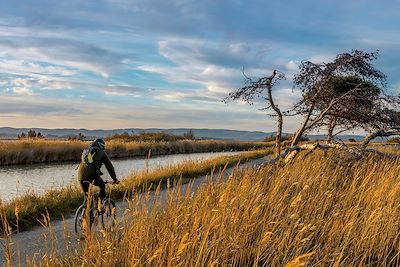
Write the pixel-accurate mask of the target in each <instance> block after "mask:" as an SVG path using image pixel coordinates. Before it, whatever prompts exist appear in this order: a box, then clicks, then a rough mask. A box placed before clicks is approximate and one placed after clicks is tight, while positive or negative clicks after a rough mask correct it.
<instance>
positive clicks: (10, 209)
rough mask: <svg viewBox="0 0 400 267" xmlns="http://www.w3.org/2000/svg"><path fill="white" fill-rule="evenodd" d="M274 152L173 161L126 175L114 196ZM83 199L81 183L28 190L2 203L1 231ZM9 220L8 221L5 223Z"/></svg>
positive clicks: (38, 221)
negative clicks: (44, 189) (38, 190)
mask: <svg viewBox="0 0 400 267" xmlns="http://www.w3.org/2000/svg"><path fill="white" fill-rule="evenodd" d="M270 153H272V151H271V150H258V151H252V152H243V153H241V154H239V155H234V156H220V157H216V158H212V159H208V160H203V161H193V160H187V161H184V162H182V163H179V164H171V165H169V166H166V167H163V168H161V167H160V168H155V169H150V170H144V171H139V172H134V173H132V174H131V175H129V176H128V177H125V178H124V179H123V180H122V181H121V184H119V185H116V186H113V190H112V195H111V197H112V198H114V199H115V200H118V199H122V198H123V197H129V196H130V195H131V194H132V193H133V192H141V191H144V190H155V189H156V187H157V186H161V187H165V186H166V184H167V181H168V180H169V181H171V182H174V181H177V180H179V179H181V178H183V181H184V182H188V181H189V180H190V179H193V178H196V177H197V176H200V175H206V174H208V173H210V171H211V170H213V169H214V168H216V169H217V170H218V169H219V168H222V167H225V166H232V165H235V164H237V163H238V162H245V161H247V160H249V159H255V158H260V157H263V156H265V155H268V154H270ZM82 201H83V193H82V190H81V188H80V186H78V185H75V184H74V185H71V186H68V187H65V188H61V189H52V190H49V191H47V192H46V193H45V194H44V195H37V194H35V193H27V194H25V195H23V196H21V197H17V198H15V199H13V200H11V201H6V202H1V200H0V213H4V216H3V217H1V218H0V230H1V229H2V228H3V227H2V225H4V224H5V223H8V224H9V225H10V226H11V227H12V230H14V231H23V230H27V229H29V228H31V227H32V226H37V225H40V224H41V219H42V217H43V216H42V215H43V214H48V215H49V217H50V218H51V219H58V218H61V217H62V216H63V215H66V214H68V213H71V212H73V211H74V210H75V209H76V208H77V207H78V206H79V205H80V204H81V203H82ZM4 220H6V222H4Z"/></svg>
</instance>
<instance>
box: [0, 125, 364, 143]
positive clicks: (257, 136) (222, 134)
mask: <svg viewBox="0 0 400 267" xmlns="http://www.w3.org/2000/svg"><path fill="white" fill-rule="evenodd" d="M30 129H33V130H34V131H36V132H37V133H38V132H40V133H42V134H43V135H44V136H45V137H46V138H49V139H67V138H68V137H69V136H75V135H78V134H79V133H82V134H83V135H85V136H86V137H87V138H88V139H93V138H95V137H107V136H110V135H113V134H116V133H118V134H122V133H124V132H128V133H135V134H138V133H140V132H143V131H146V132H162V131H164V132H168V133H170V134H175V135H183V134H184V133H186V132H187V131H188V130H192V131H193V133H194V135H195V136H196V137H197V138H204V139H229V140H241V141H261V140H263V139H264V138H265V137H266V136H271V135H273V134H275V132H261V131H239V130H227V129H190V128H173V129H161V128H148V129H141V128H128V129H113V130H101V129H98V130H88V129H68V128H64V129H45V128H11V127H0V138H3V139H8V138H9V139H13V138H17V136H18V135H19V134H21V133H22V132H24V133H27V132H28V131H29V130H30ZM309 138H310V140H317V139H320V140H321V139H324V138H325V135H310V136H309ZM349 138H354V139H355V140H357V141H359V140H362V139H363V136H360V135H343V136H340V139H342V140H348V139H349Z"/></svg>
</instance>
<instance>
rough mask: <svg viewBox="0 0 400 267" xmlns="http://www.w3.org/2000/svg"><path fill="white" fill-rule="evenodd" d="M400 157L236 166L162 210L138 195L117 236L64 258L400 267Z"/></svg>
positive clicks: (172, 198) (70, 262) (174, 196)
mask: <svg viewBox="0 0 400 267" xmlns="http://www.w3.org/2000/svg"><path fill="white" fill-rule="evenodd" d="M399 163H400V161H399V160H398V159H397V160H391V159H383V158H379V157H375V156H371V157H368V158H366V159H364V160H362V161H355V160H353V159H352V158H349V157H346V156H343V155H338V153H332V154H330V155H328V156H327V157H324V156H323V155H322V153H314V154H313V155H311V156H308V157H306V158H302V157H299V158H298V159H297V161H296V162H295V163H294V164H291V165H286V166H284V167H282V166H278V165H273V166H271V165H267V166H264V167H262V168H256V169H251V168H249V169H246V170H244V171H240V172H236V173H235V174H233V175H231V176H230V177H229V179H228V180H227V181H217V182H215V183H210V184H208V185H206V186H204V187H203V188H202V189H201V190H200V191H198V192H197V193H196V194H195V195H194V196H193V197H192V196H191V193H190V191H189V192H188V193H186V194H183V195H182V194H180V193H179V190H178V189H173V190H171V191H170V192H169V193H168V197H167V202H166V203H161V202H156V204H155V206H162V207H164V208H161V209H160V208H156V209H150V210H149V209H148V208H147V206H146V205H144V204H143V201H145V200H140V199H136V200H135V201H133V202H132V203H131V208H130V209H129V215H128V217H127V218H126V220H125V221H124V222H121V226H120V228H119V230H118V231H117V232H116V233H112V234H108V235H106V236H103V237H98V238H95V239H90V243H87V244H86V246H85V249H84V250H82V251H79V252H78V253H75V254H73V255H68V256H66V257H65V258H63V259H58V260H57V264H60V265H61V266H78V265H79V266H81V265H82V264H87V265H98V264H100V260H101V261H103V263H104V264H105V263H107V266H136V265H138V266H142V265H151V266H211V265H217V266H226V265H233V266H251V265H252V266H258V265H261V266H283V265H287V266H304V264H309V265H311V266H370V265H373V266H398V265H400V259H399V252H400V251H399V249H400V239H399V235H400V234H399V233H400V224H399V218H400V164H399ZM159 201H160V200H159ZM105 242H108V243H107V244H108V246H105V245H104V244H105ZM88 249H89V250H90V252H91V253H86V251H87V250H88ZM44 260H45V261H46V260H47V258H46V259H44Z"/></svg>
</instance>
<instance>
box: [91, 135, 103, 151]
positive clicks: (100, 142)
mask: <svg viewBox="0 0 400 267" xmlns="http://www.w3.org/2000/svg"><path fill="white" fill-rule="evenodd" d="M93 145H95V146H98V147H99V148H100V149H102V150H104V148H105V147H106V142H104V140H103V139H101V138H96V139H95V140H94V141H93Z"/></svg>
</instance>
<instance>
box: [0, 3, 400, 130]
mask: <svg viewBox="0 0 400 267" xmlns="http://www.w3.org/2000/svg"><path fill="white" fill-rule="evenodd" d="M398 10H400V1H398V0H393V1H369V0H365V1H361V0H354V1H341V0H336V1H331V0H324V1H321V0H319V1H318V0H304V1H294V0H292V1H262V0H249V1H244V0H243V1H240V0H231V1H224V0H203V1H198V0H196V1H191V0H188V1H184V0H173V1H166V0H165V1H161V0H86V1H81V0H80V1H78V0H69V1H65V0H59V1H50V0H35V1H33V0H31V1H28V0H15V1H1V2H0V126H11V127H46V128H67V127H73V128H89V129H98V128H105V129H112V128H129V127H140V128H148V127H160V128H175V127H187V128H227V129H241V130H261V131H273V130H274V129H275V127H274V126H275V122H274V121H273V120H271V119H269V118H268V117H266V115H265V113H264V112H263V111H260V110H259V108H261V107H262V105H261V104H259V103H258V104H256V105H254V106H248V105H247V104H245V103H231V104H229V105H226V104H223V103H222V102H221V99H222V98H224V97H225V96H226V95H227V94H228V93H229V92H230V91H232V90H234V89H236V88H239V87H240V86H241V85H243V81H244V79H243V75H242V72H241V68H242V67H244V68H245V71H246V73H247V74H248V75H249V76H252V77H259V76H264V75H269V74H270V73H271V70H272V69H278V70H280V71H283V72H285V73H286V74H287V76H288V81H287V82H285V83H282V84H280V85H279V86H278V87H277V88H276V89H275V92H274V93H275V95H276V102H277V103H278V104H279V106H280V107H282V108H286V107H290V105H291V104H293V102H294V101H295V100H296V98H297V97H298V92H296V91H294V92H293V91H292V89H291V77H292V75H293V74H294V73H295V72H296V70H297V66H298V64H299V62H300V61H301V60H312V61H315V62H321V61H327V60H331V59H333V58H334V56H335V55H336V54H338V53H341V52H349V51H350V50H351V49H361V50H365V51H374V50H376V49H379V50H380V57H379V59H378V60H377V61H376V62H375V65H376V67H378V68H379V69H381V70H382V71H383V72H385V73H386V74H387V75H388V77H389V79H388V82H389V87H390V90H392V91H393V92H395V93H399V92H400V76H399V74H400V64H399V62H400V34H399V29H400V12H398ZM297 126H298V118H289V119H287V120H286V125H285V129H284V130H285V131H289V132H290V131H294V130H295V129H296V128H297Z"/></svg>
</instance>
